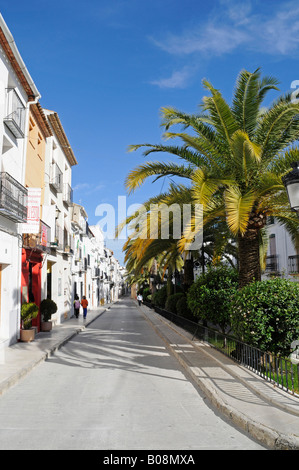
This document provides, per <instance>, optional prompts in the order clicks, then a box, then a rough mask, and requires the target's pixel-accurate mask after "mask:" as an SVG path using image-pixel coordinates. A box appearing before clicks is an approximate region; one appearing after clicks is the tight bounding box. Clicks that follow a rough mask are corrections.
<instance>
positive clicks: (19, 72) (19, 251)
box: [0, 15, 125, 348]
mask: <svg viewBox="0 0 299 470" xmlns="http://www.w3.org/2000/svg"><path fill="white" fill-rule="evenodd" d="M40 98H41V95H40V93H39V92H38V90H37V87H36V86H35V84H34V82H33V80H32V78H31V76H30V74H29V72H28V70H27V68H26V66H25V64H24V62H23V60H22V58H21V56H20V54H19V52H18V49H17V46H16V44H15V42H14V39H13V36H12V35H11V33H10V31H9V29H8V27H7V25H6V23H5V21H4V20H3V18H2V16H1V15H0V149H1V153H0V348H2V347H5V346H8V345H11V344H13V343H15V342H16V341H18V340H19V338H20V329H21V327H22V324H21V315H20V312H21V305H22V304H23V303H25V302H34V303H36V304H37V306H38V307H39V306H40V303H41V301H42V300H43V299H46V298H50V299H52V300H54V302H55V303H56V304H57V312H56V313H55V314H53V315H52V320H53V321H54V325H55V324H56V325H59V324H60V323H62V322H63V321H65V320H66V319H68V318H70V317H71V316H72V315H73V313H74V312H73V301H74V297H75V294H78V296H79V297H80V299H81V298H82V297H83V295H85V296H86V297H87V299H88V302H89V308H92V309H95V308H98V307H99V306H101V305H104V304H105V303H107V302H111V301H113V300H117V299H118V297H119V293H120V288H119V286H120V284H121V283H122V282H124V281H123V280H122V279H123V277H124V275H125V273H124V272H122V274H121V275H120V272H119V263H118V262H117V260H115V258H114V256H113V253H112V252H111V251H110V250H108V249H107V248H106V247H105V242H104V237H103V234H102V232H101V230H100V227H97V226H94V227H89V224H88V215H87V213H86V211H85V210H84V208H83V207H82V206H80V205H78V204H75V203H74V202H73V191H72V168H73V167H74V166H75V165H77V160H76V158H75V156H74V153H73V151H72V148H71V145H70V143H69V140H68V138H67V136H66V133H65V131H64V128H63V126H62V123H61V121H60V118H59V116H58V114H57V112H55V111H51V110H49V109H43V108H42V106H41V105H40V102H39V100H40ZM41 320H42V319H41V316H40V313H39V315H38V317H37V318H36V319H35V320H34V321H33V326H34V327H35V328H36V330H37V331H40V324H41Z"/></svg>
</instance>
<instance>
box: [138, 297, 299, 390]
mask: <svg viewBox="0 0 299 470" xmlns="http://www.w3.org/2000/svg"><path fill="white" fill-rule="evenodd" d="M144 304H145V305H146V306H147V307H149V308H154V310H155V311H156V312H157V313H158V314H159V315H162V316H163V317H164V318H167V319H168V320H169V321H171V322H172V323H174V324H176V325H178V326H180V327H181V328H183V329H184V330H186V331H188V332H189V333H191V334H192V339H193V340H194V339H199V340H201V341H205V342H207V343H209V344H210V345H211V346H213V347H214V348H216V349H217V350H218V351H220V352H221V353H223V354H225V355H226V356H228V357H230V358H231V359H233V360H234V361H236V362H238V363H239V364H240V365H242V366H244V367H247V368H248V369H250V370H251V371H253V372H254V373H256V374H258V375H259V376H260V377H262V378H263V379H265V380H268V381H270V382H272V383H273V384H275V385H276V386H277V387H279V388H281V389H282V390H284V391H286V392H288V393H290V394H292V395H296V396H298V398H299V364H293V363H292V362H291V361H290V360H289V359H288V358H282V357H279V356H275V355H274V354H271V353H268V352H264V351H262V350H260V349H258V348H255V347H253V346H250V345H249V344H246V343H243V342H242V341H239V340H238V339H237V338H234V337H232V336H229V335H224V334H223V333H221V332H220V331H219V330H217V329H214V328H210V327H207V326H204V325H201V324H199V323H196V322H195V321H192V320H189V319H187V318H184V317H181V316H179V315H176V314H174V313H171V312H168V311H166V310H163V309H161V308H158V307H153V306H152V305H151V304H150V303H148V302H146V301H144Z"/></svg>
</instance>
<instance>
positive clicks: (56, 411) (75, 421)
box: [0, 299, 263, 451]
mask: <svg viewBox="0 0 299 470" xmlns="http://www.w3.org/2000/svg"><path fill="white" fill-rule="evenodd" d="M0 449H1V450H10V449H20V450H21V449H29V450H38V449H39V450H45V449H50V450H63V449H65V450H72V449H74V450H75V449H76V450H87V449H88V450H107V449H109V450H113V449H118V450H122V449H123V450H131V449H134V450H138V449H142V450H148V449H151V450H154V449H155V450H159V449H164V450H165V449H168V450H179V449H180V450H181V449H184V450H188V451H190V450H214V449H217V450H222V449H225V450H259V449H260V450H261V449H263V447H261V446H260V445H259V444H257V443H255V442H254V441H252V440H251V439H250V438H249V437H248V436H246V435H244V434H242V433H241V432H239V431H238V430H237V429H235V428H234V427H232V426H231V425H230V424H229V423H228V422H226V421H225V420H223V419H222V418H221V416H220V415H219V414H218V413H217V412H215V410H213V409H212V408H211V407H210V406H209V404H208V403H207V400H206V399H205V398H204V396H203V395H202V394H201V392H200V391H199V390H198V389H197V388H196V387H195V386H194V384H192V382H191V381H190V380H189V378H188V377H187V376H186V375H185V373H184V370H183V369H182V367H181V366H180V364H179V363H178V362H177V360H176V359H175V358H174V357H173V356H172V355H170V354H169V352H168V350H167V348H166V345H165V343H164V342H163V341H162V339H161V338H160V337H159V336H158V335H157V334H156V332H155V331H154V330H153V328H152V327H151V326H150V324H149V323H148V321H147V320H146V319H145V317H144V316H143V314H142V312H141V310H139V308H138V307H136V306H135V303H133V302H132V301H131V300H129V299H127V300H122V301H120V302H118V303H116V304H114V305H113V306H112V307H111V309H110V310H108V311H107V312H105V313H104V314H103V315H101V316H100V317H99V318H98V319H97V320H95V321H94V322H93V323H91V325H90V326H89V327H88V328H87V329H86V330H85V331H83V332H81V333H80V334H79V335H76V337H74V339H72V340H71V341H69V342H68V343H67V344H65V345H64V346H63V348H62V349H60V350H59V351H58V352H57V353H56V354H55V355H53V356H52V357H51V358H50V359H49V360H47V361H46V362H44V363H42V364H40V365H39V366H38V367H37V368H35V369H34V370H33V371H32V372H31V373H30V374H29V375H28V376H27V377H26V378H24V379H23V380H22V381H21V382H19V383H18V384H16V385H15V386H14V387H13V388H11V390H10V391H9V392H8V393H6V394H4V395H3V396H2V397H0Z"/></svg>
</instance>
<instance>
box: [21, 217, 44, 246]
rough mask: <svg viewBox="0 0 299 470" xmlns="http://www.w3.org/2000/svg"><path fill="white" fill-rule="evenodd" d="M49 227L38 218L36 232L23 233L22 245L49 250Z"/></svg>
mask: <svg viewBox="0 0 299 470" xmlns="http://www.w3.org/2000/svg"><path fill="white" fill-rule="evenodd" d="M50 239H51V228H50V227H49V226H48V225H47V224H45V222H43V221H42V220H40V224H39V232H38V233H23V247H24V248H31V249H32V248H35V249H38V250H40V251H44V252H47V253H49V252H50Z"/></svg>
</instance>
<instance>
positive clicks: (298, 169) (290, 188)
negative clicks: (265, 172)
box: [282, 162, 299, 215]
mask: <svg viewBox="0 0 299 470" xmlns="http://www.w3.org/2000/svg"><path fill="white" fill-rule="evenodd" d="M292 168H293V169H292V171H290V172H289V173H287V174H286V175H285V176H284V177H283V178H282V182H283V184H284V185H285V188H286V191H287V193H288V198H289V201H290V206H291V210H292V211H294V212H297V215H298V213H299V162H293V163H292Z"/></svg>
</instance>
